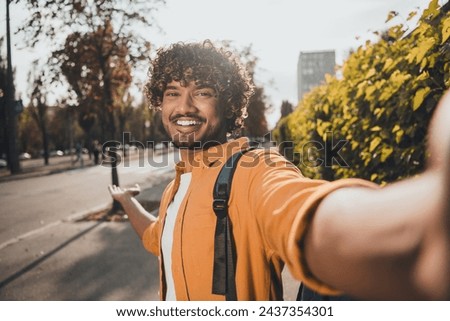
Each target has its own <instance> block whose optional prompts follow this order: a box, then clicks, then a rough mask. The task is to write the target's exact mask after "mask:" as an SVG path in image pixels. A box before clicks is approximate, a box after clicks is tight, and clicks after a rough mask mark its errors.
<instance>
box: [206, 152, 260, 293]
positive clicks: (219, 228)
mask: <svg viewBox="0 0 450 321" xmlns="http://www.w3.org/2000/svg"><path fill="white" fill-rule="evenodd" d="M252 149H254V148H249V149H245V150H242V151H239V152H237V153H235V154H233V155H232V156H231V157H230V158H228V160H227V162H226V163H225V165H224V166H223V167H222V169H221V170H220V173H219V175H218V176H217V180H216V183H215V185H214V190H213V198H214V201H213V210H214V213H215V214H216V217H217V221H216V231H215V233H214V269H213V284H212V293H213V294H220V295H225V297H226V299H227V301H236V300H237V295H236V282H235V274H236V271H235V268H236V266H235V262H236V253H235V252H236V250H235V247H234V243H233V237H232V228H231V224H230V220H229V218H228V199H229V197H230V191H231V183H232V181H233V175H234V172H235V171H236V167H237V164H238V161H239V159H240V158H241V157H242V155H244V154H245V153H246V152H248V151H249V150H252Z"/></svg>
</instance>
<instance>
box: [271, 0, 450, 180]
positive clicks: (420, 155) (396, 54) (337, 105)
mask: <svg viewBox="0 0 450 321" xmlns="http://www.w3.org/2000/svg"><path fill="white" fill-rule="evenodd" d="M448 7H449V5H448V3H447V5H445V6H444V7H443V8H440V7H439V5H438V1H437V0H432V1H431V2H430V5H429V7H428V8H427V9H426V10H425V11H424V12H423V14H422V16H421V18H420V20H419V22H418V24H417V27H416V28H415V29H414V30H412V31H411V32H409V33H407V32H406V30H405V27H404V26H403V25H402V24H399V25H396V26H394V27H391V28H390V29H389V30H387V31H386V32H384V33H383V34H382V35H381V36H380V40H378V41H377V42H375V43H372V42H370V41H367V42H366V44H365V45H364V46H361V47H359V48H358V49H357V50H356V51H355V52H353V53H352V54H351V55H350V56H349V57H348V59H347V60H346V61H345V62H344V63H343V65H342V66H341V67H340V73H341V74H342V77H341V78H337V77H332V76H328V75H327V77H326V83H325V84H323V85H321V86H319V87H316V88H314V89H313V90H312V91H311V92H310V93H308V94H307V95H305V97H304V98H303V100H302V101H300V103H299V105H298V107H297V109H296V110H295V111H294V112H293V113H292V114H290V115H289V116H287V117H286V118H285V119H283V120H282V121H280V122H279V125H278V127H277V128H276V129H275V130H274V137H275V138H276V139H277V140H280V141H281V140H291V141H293V143H294V146H295V149H294V151H295V153H297V157H296V158H295V159H296V161H297V164H298V166H299V168H300V169H301V170H302V172H303V173H304V174H305V176H309V177H313V178H325V179H329V180H334V179H339V178H346V177H360V178H364V179H368V180H371V181H374V182H377V183H386V182H392V181H394V180H397V179H399V178H403V177H407V176H411V175H414V174H416V173H418V172H420V171H421V170H423V168H424V164H425V160H426V155H425V144H426V132H427V127H428V123H429V121H430V118H431V115H432V113H433V110H434V108H435V107H436V104H437V102H438V100H439V98H440V97H441V96H442V94H443V93H444V92H445V90H446V89H447V88H449V87H450V43H449V37H450V13H449V12H448ZM412 16H413V13H412V14H410V17H412ZM391 18H392V17H391ZM388 19H389V18H388ZM449 126H450V124H449ZM339 141H341V144H343V143H344V142H346V143H345V146H344V147H343V148H342V149H340V151H339V156H340V157H337V158H335V160H338V159H341V160H344V161H345V163H343V162H342V161H341V162H340V163H338V162H336V161H333V162H331V161H330V157H331V156H333V155H329V154H328V155H325V153H324V151H325V150H327V151H330V150H331V149H330V148H329V147H331V146H337V143H338V142H339ZM320 146H323V147H325V146H327V147H328V148H327V149H325V148H323V149H320ZM334 156H336V155H334ZM346 165H348V166H346Z"/></svg>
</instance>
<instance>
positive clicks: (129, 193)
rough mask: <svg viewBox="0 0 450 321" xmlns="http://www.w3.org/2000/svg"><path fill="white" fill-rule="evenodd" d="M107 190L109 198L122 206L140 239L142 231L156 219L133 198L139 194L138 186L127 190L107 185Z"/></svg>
mask: <svg viewBox="0 0 450 321" xmlns="http://www.w3.org/2000/svg"><path fill="white" fill-rule="evenodd" d="M108 189H109V192H110V193H111V196H112V197H113V198H114V199H115V200H116V201H118V202H119V203H120V204H121V205H122V207H123V209H124V210H125V213H127V215H128V218H129V219H130V222H131V225H132V226H133V228H134V230H135V231H136V233H137V234H138V235H139V237H140V238H141V239H142V235H143V234H144V231H145V230H146V228H147V227H148V226H149V225H150V224H151V223H152V222H154V221H156V217H154V216H153V215H151V214H150V213H149V212H147V211H146V210H145V208H144V207H142V205H141V204H140V203H139V202H138V201H137V200H136V198H134V196H136V195H137V194H139V192H140V188H139V185H137V184H136V186H135V187H134V188H129V189H123V188H121V187H119V186H116V185H109V186H108Z"/></svg>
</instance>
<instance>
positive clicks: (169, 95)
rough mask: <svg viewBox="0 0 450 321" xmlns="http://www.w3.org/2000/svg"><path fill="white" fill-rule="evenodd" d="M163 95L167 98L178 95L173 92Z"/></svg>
mask: <svg viewBox="0 0 450 321" xmlns="http://www.w3.org/2000/svg"><path fill="white" fill-rule="evenodd" d="M164 95H165V96H168V97H176V96H178V93H177V92H174V91H166V93H165V94H164Z"/></svg>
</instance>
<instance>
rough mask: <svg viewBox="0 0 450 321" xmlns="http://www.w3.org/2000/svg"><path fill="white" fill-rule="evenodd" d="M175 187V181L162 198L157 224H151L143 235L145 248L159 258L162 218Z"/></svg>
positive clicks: (170, 184)
mask: <svg viewBox="0 0 450 321" xmlns="http://www.w3.org/2000/svg"><path fill="white" fill-rule="evenodd" d="M173 185H174V181H172V182H170V183H169V184H168V185H167V187H166V188H165V190H164V192H163V195H162V197H161V203H160V205H159V215H158V218H157V220H156V221H155V222H153V223H152V224H150V225H149V226H148V227H147V228H146V229H145V231H144V234H143V235H142V244H143V245H144V248H145V249H146V250H147V251H148V252H150V253H152V254H154V255H156V256H159V254H160V253H159V252H160V251H159V250H160V240H161V233H162V228H163V226H162V224H163V222H162V218H163V217H164V216H165V215H164V213H165V211H166V210H167V206H168V205H169V201H170V194H171V191H172V188H173Z"/></svg>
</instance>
